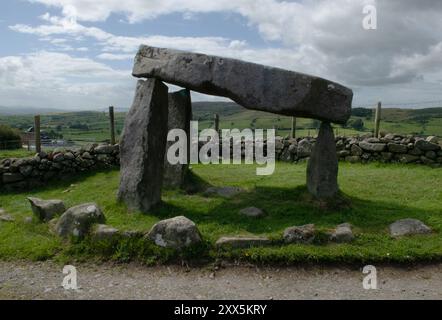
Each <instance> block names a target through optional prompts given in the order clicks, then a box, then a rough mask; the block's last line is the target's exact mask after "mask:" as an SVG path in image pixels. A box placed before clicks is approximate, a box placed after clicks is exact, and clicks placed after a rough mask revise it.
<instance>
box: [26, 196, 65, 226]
mask: <svg viewBox="0 0 442 320" xmlns="http://www.w3.org/2000/svg"><path fill="white" fill-rule="evenodd" d="M28 200H29V203H30V204H31V208H32V212H33V213H34V214H35V215H36V216H37V218H38V219H39V220H40V221H46V222H47V221H49V220H51V219H53V218H54V217H55V216H57V215H60V214H62V213H63V212H65V211H66V206H65V205H64V202H63V201H61V200H42V199H39V198H33V197H28Z"/></svg>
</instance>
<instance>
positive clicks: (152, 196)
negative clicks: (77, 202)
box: [118, 79, 168, 212]
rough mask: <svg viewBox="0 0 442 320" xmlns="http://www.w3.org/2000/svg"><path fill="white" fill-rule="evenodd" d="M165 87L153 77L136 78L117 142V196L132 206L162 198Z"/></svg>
mask: <svg viewBox="0 0 442 320" xmlns="http://www.w3.org/2000/svg"><path fill="white" fill-rule="evenodd" d="M167 91H168V88H167V86H166V85H164V84H163V83H161V82H160V81H158V80H155V79H148V80H146V81H141V80H140V81H138V84H137V89H136V94H135V99H134V102H133V104H132V107H131V109H130V111H129V113H128V115H127V117H126V120H125V124H124V130H123V134H122V138H121V143H120V164H121V167H120V187H119V190H118V198H119V199H120V200H122V201H124V202H125V203H126V204H127V206H128V207H129V208H130V209H132V210H140V211H142V212H147V211H149V210H150V209H151V208H152V207H153V206H155V205H157V204H159V203H160V202H161V188H162V183H163V172H164V153H165V149H166V140H167V114H168V92H167Z"/></svg>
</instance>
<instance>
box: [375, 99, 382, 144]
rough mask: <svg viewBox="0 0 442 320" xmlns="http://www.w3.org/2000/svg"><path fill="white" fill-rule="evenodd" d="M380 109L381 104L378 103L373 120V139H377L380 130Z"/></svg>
mask: <svg viewBox="0 0 442 320" xmlns="http://www.w3.org/2000/svg"><path fill="white" fill-rule="evenodd" d="M381 108H382V103H381V102H379V103H378V106H377V108H376V116H375V120H374V137H375V138H379V129H380V124H381Z"/></svg>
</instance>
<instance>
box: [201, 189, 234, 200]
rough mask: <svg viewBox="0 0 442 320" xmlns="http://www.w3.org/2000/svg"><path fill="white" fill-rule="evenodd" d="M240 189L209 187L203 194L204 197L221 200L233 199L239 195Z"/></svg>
mask: <svg viewBox="0 0 442 320" xmlns="http://www.w3.org/2000/svg"><path fill="white" fill-rule="evenodd" d="M241 192H242V189H241V188H238V187H219V188H218V187H210V188H207V190H206V191H205V192H204V194H205V195H206V196H212V195H217V196H220V197H223V198H233V197H234V196H236V195H237V194H239V193H241Z"/></svg>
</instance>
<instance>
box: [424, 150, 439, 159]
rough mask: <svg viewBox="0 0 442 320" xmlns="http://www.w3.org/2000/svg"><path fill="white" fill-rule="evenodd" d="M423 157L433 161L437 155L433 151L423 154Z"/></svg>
mask: <svg viewBox="0 0 442 320" xmlns="http://www.w3.org/2000/svg"><path fill="white" fill-rule="evenodd" d="M425 157H427V158H428V159H431V160H435V159H436V158H437V154H436V152H434V151H427V152H425Z"/></svg>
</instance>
